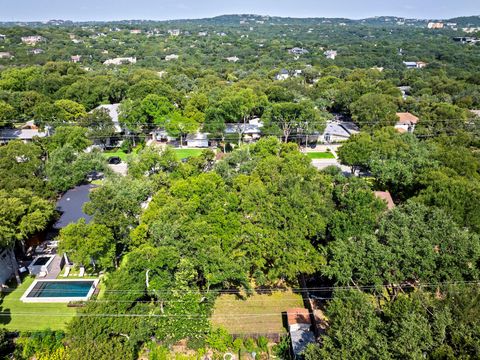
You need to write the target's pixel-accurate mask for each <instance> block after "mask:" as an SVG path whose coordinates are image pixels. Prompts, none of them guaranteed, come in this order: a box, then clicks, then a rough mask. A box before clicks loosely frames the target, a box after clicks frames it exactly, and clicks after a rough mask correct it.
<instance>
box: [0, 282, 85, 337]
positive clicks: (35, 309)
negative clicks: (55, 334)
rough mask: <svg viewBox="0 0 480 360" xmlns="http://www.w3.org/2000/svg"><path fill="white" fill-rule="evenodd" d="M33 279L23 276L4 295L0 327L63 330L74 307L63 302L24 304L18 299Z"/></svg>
mask: <svg viewBox="0 0 480 360" xmlns="http://www.w3.org/2000/svg"><path fill="white" fill-rule="evenodd" d="M33 280H34V279H33V278H32V277H28V278H25V279H24V282H23V284H22V285H20V286H19V287H17V288H16V289H15V290H14V291H13V292H11V293H8V294H7V295H5V297H4V298H3V301H1V302H0V308H1V310H0V313H1V315H2V316H0V327H4V328H6V329H7V330H10V331H35V330H45V329H52V330H64V329H65V326H66V324H67V323H68V322H69V321H70V320H71V319H72V318H73V317H74V316H75V314H76V311H77V310H76V309H75V308H69V307H67V304H64V303H50V304H49V303H38V304H34V303H30V304H26V303H23V302H21V301H20V298H21V297H22V295H23V293H24V292H25V290H27V288H28V287H29V286H30V285H31V284H32V282H33Z"/></svg>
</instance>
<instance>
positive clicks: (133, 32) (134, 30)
mask: <svg viewBox="0 0 480 360" xmlns="http://www.w3.org/2000/svg"><path fill="white" fill-rule="evenodd" d="M141 33H142V30H140V29H133V30H130V34H135V35H137V34H141Z"/></svg>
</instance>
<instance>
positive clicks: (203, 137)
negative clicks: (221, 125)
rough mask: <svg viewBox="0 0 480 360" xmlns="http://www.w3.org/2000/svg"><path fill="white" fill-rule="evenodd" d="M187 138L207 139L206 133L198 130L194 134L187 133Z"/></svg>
mask: <svg viewBox="0 0 480 360" xmlns="http://www.w3.org/2000/svg"><path fill="white" fill-rule="evenodd" d="M187 140H208V134H207V133H201V132H198V133H196V134H188V135H187Z"/></svg>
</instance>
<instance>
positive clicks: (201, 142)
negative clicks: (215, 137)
mask: <svg viewBox="0 0 480 360" xmlns="http://www.w3.org/2000/svg"><path fill="white" fill-rule="evenodd" d="M187 146H188V147H192V148H207V147H208V134H207V133H201V132H197V133H196V134H188V135H187Z"/></svg>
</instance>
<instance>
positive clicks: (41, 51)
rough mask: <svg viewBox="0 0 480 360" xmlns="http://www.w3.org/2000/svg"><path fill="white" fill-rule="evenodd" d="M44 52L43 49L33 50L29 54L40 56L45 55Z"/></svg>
mask: <svg viewBox="0 0 480 360" xmlns="http://www.w3.org/2000/svg"><path fill="white" fill-rule="evenodd" d="M44 52H45V50H43V49H33V50H30V51H29V53H30V54H33V55H40V54H43V53H44Z"/></svg>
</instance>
